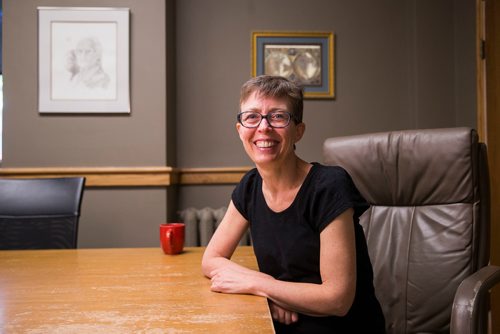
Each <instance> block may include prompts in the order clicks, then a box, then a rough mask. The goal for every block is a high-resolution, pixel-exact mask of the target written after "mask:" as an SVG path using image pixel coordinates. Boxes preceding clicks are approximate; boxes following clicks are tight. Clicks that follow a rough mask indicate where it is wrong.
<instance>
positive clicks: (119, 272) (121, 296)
mask: <svg viewBox="0 0 500 334" xmlns="http://www.w3.org/2000/svg"><path fill="white" fill-rule="evenodd" d="M202 254H203V248H186V249H185V251H184V253H182V254H180V255H164V254H163V252H162V251H161V249H160V248H130V249H118V248H116V249H79V250H39V251H0V333H33V334H35V333H36V334H37V333H78V334H80V333H91V334H100V333H106V334H113V333H120V334H123V333H151V334H157V333H158V334H159V333H199V332H203V333H273V332H274V330H273V325H272V321H271V316H270V314H269V310H268V307H267V301H266V300H265V299H264V298H261V297H256V296H249V295H229V294H220V293H214V292H211V291H210V281H209V280H208V279H206V278H205V277H204V276H203V274H202V273H201V266H200V262H201V256H202ZM233 260H234V261H236V262H238V263H241V264H242V265H245V266H248V267H250V268H256V262H255V257H254V255H253V251H252V248H251V247H239V248H238V249H237V251H236V253H235V255H234V257H233Z"/></svg>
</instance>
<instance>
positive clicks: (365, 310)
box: [232, 163, 384, 333]
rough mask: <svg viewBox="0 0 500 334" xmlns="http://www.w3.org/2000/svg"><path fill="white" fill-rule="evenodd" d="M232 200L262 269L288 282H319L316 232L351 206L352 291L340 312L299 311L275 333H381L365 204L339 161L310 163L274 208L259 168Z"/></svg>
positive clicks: (380, 311)
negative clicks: (362, 219) (287, 199)
mask: <svg viewBox="0 0 500 334" xmlns="http://www.w3.org/2000/svg"><path fill="white" fill-rule="evenodd" d="M232 201H233V203H234V205H235V207H236V208H237V210H238V211H239V212H240V213H241V214H242V215H243V217H245V218H246V219H247V220H248V221H249V222H250V229H251V235H252V242H253V247H254V251H255V255H256V257H257V262H258V264H259V269H260V271H262V272H264V273H267V274H269V275H271V276H273V277H274V278H276V279H279V280H283V281H291V282H306V283H316V284H320V283H321V275H320V267H319V254H320V236H319V235H320V233H321V231H322V230H323V229H324V228H325V227H326V226H327V225H328V224H330V223H331V222H332V221H333V220H334V219H335V218H336V217H338V216H339V215H340V214H341V213H343V212H344V211H345V210H347V209H349V208H353V209H354V225H355V237H356V267H357V280H356V296H355V299H354V303H353V305H352V307H351V309H350V311H349V312H348V314H347V315H346V316H344V317H337V316H330V317H311V316H306V315H303V314H300V315H299V321H298V322H297V323H295V324H292V325H288V326H287V325H282V324H279V323H277V322H275V324H274V325H275V329H276V332H277V333H383V332H384V316H383V314H382V310H381V308H380V304H379V303H378V300H377V299H376V297H375V292H374V288H373V270H372V266H371V262H370V258H369V256H368V250H367V246H366V240H365V236H364V233H363V230H362V227H361V225H360V224H359V216H360V215H361V214H362V213H363V212H364V211H365V210H366V209H367V208H368V207H369V206H368V204H367V202H366V201H365V199H364V198H363V197H362V196H361V194H360V193H359V191H358V190H357V189H356V187H355V185H354V183H353V182H352V179H351V177H350V176H349V174H348V173H347V172H346V171H345V170H344V169H343V168H341V167H338V166H323V165H321V164H318V163H313V166H312V168H311V170H310V171H309V173H308V175H307V177H306V179H305V180H304V183H303V184H302V186H301V188H300V190H299V192H298V193H297V196H296V197H295V200H294V201H293V202H292V204H291V205H290V206H289V207H288V208H287V209H285V210H283V211H281V212H274V211H272V210H271V209H270V208H269V207H268V206H267V203H266V201H265V199H264V195H263V193H262V178H261V177H260V175H259V173H258V171H257V169H252V170H251V171H249V172H248V173H247V174H246V175H245V176H244V177H243V178H242V180H241V182H240V183H239V184H238V185H237V186H236V188H235V190H234V191H233V194H232Z"/></svg>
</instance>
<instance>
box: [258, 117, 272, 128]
mask: <svg viewBox="0 0 500 334" xmlns="http://www.w3.org/2000/svg"><path fill="white" fill-rule="evenodd" d="M264 121H266V123H265V125H262V124H264ZM272 128H273V127H272V126H271V124H269V121H268V120H267V117H262V119H261V120H260V124H259V127H258V129H259V130H261V129H264V130H269V129H272Z"/></svg>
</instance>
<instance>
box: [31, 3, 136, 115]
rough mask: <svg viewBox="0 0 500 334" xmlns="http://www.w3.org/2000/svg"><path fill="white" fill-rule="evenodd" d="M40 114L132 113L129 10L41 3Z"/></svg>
mask: <svg viewBox="0 0 500 334" xmlns="http://www.w3.org/2000/svg"><path fill="white" fill-rule="evenodd" d="M38 29H39V30H38V108H39V109H38V110H39V112H40V113H129V112H130V91H129V89H130V83H129V75H130V74H129V54H130V53H129V52H130V51H129V9H128V8H107V7H38Z"/></svg>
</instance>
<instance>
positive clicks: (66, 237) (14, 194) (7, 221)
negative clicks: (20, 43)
mask: <svg viewBox="0 0 500 334" xmlns="http://www.w3.org/2000/svg"><path fill="white" fill-rule="evenodd" d="M84 185H85V178H83V177H75V178H49V179H0V249H1V250H14V249H55V248H76V247H77V240H78V219H79V217H80V206H81V202H82V197H83V189H84Z"/></svg>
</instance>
